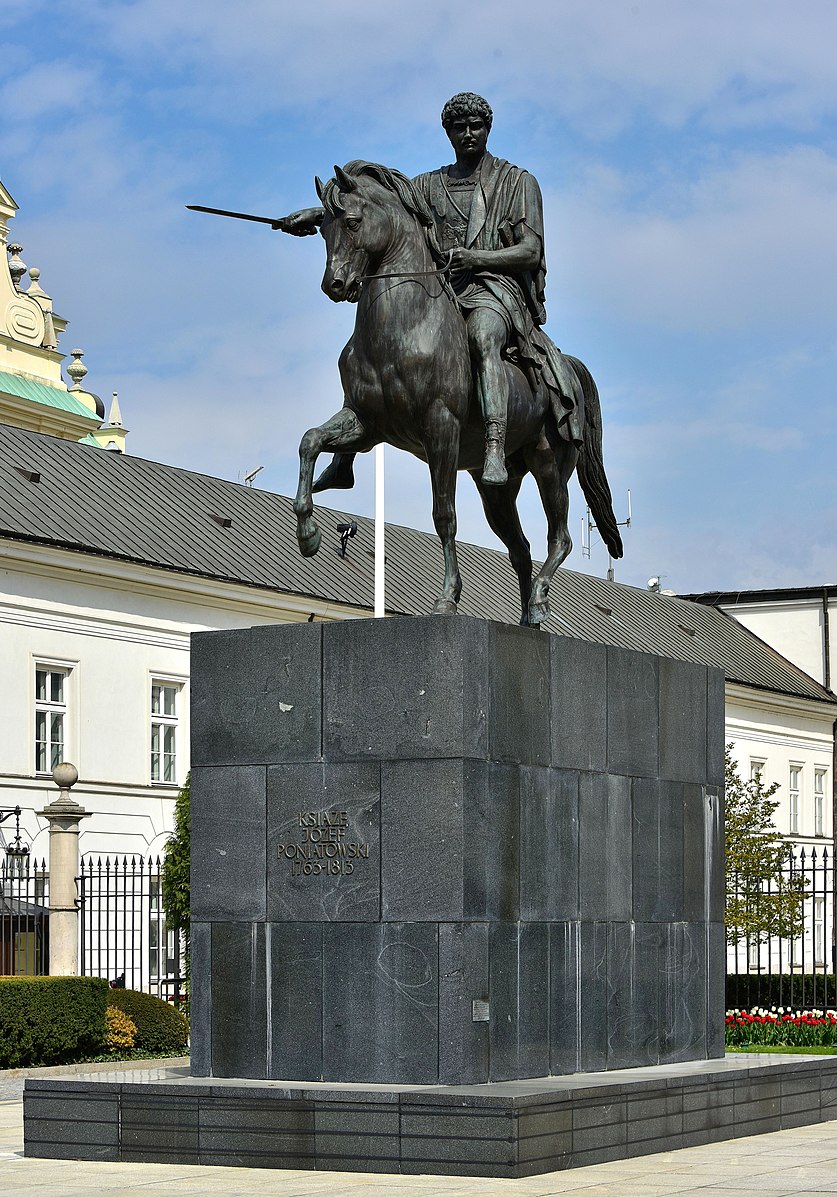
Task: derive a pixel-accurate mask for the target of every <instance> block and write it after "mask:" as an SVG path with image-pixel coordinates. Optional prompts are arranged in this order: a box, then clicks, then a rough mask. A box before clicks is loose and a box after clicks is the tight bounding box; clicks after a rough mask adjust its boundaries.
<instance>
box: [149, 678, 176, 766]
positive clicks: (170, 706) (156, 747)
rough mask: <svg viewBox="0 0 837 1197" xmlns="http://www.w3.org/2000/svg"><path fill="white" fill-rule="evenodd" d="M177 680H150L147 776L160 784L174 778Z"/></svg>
mask: <svg viewBox="0 0 837 1197" xmlns="http://www.w3.org/2000/svg"><path fill="white" fill-rule="evenodd" d="M179 706H180V684H179V683H178V682H168V681H157V680H153V681H152V683H151V780H152V782H160V783H161V784H163V785H175V784H176V782H177V723H178V708H179Z"/></svg>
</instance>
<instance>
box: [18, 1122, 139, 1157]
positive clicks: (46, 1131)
mask: <svg viewBox="0 0 837 1197" xmlns="http://www.w3.org/2000/svg"><path fill="white" fill-rule="evenodd" d="M91 1117H92V1112H90V1113H88V1114H87V1117H86V1118H84V1119H82V1118H79V1117H78V1115H73V1116H71V1117H68V1118H66V1119H65V1118H42V1117H38V1116H34V1115H30V1116H29V1117H28V1118H27V1121H26V1145H27V1155H30V1154H32V1153H31V1152H30V1151H29V1150H28V1148H29V1147H30V1146H35V1145H36V1144H39V1143H54V1144H56V1145H59V1144H60V1145H63V1146H65V1147H69V1148H75V1147H83V1148H88V1147H90V1148H92V1147H101V1148H107V1147H116V1146H117V1145H118V1143H119V1124H118V1122H116V1121H113V1122H111V1121H107V1122H95V1121H90V1118H91ZM58 1158H60V1157H58ZM70 1158H71V1159H72V1158H81V1157H74V1156H73V1154H72V1152H71V1153H70ZM84 1158H87V1159H98V1158H99V1157H98V1156H86V1157H84Z"/></svg>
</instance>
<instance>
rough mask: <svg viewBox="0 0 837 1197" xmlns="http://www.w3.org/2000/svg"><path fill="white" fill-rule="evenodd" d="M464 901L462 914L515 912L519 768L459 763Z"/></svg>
mask: <svg viewBox="0 0 837 1197" xmlns="http://www.w3.org/2000/svg"><path fill="white" fill-rule="evenodd" d="M463 777H464V785H465V795H464V820H463V826H464V842H463V851H464V860H463V905H464V917H465V918H467V919H488V920H500V921H505V922H514V921H515V920H516V919H517V918H518V917H519V914H520V770H519V769H518V768H516V767H515V766H514V765H501V764H495V763H491V762H487V761H466V762H465V764H464V771H463Z"/></svg>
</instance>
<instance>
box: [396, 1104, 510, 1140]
mask: <svg viewBox="0 0 837 1197" xmlns="http://www.w3.org/2000/svg"><path fill="white" fill-rule="evenodd" d="M516 1129H517V1128H516V1126H515V1120H514V1115H513V1114H512V1112H511V1111H509V1110H503V1111H502V1112H501V1113H496V1114H486V1113H480V1114H475V1113H474V1112H473V1111H472V1110H456V1111H444V1112H442V1111H440V1110H432V1111H430V1112H428V1111H427V1109H426V1108H424V1107H411V1106H409V1105H402V1107H401V1133H402V1134H403V1135H407V1136H408V1137H410V1138H430V1139H483V1140H486V1141H494V1142H505V1143H508V1142H511V1140H512V1139H513V1138H514V1135H515V1131H516Z"/></svg>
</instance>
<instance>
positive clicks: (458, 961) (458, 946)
mask: <svg viewBox="0 0 837 1197" xmlns="http://www.w3.org/2000/svg"><path fill="white" fill-rule="evenodd" d="M488 996H489V986H488V924H487V923H473V922H472V923H442V924H441V926H440V927H439V1082H440V1084H443V1085H446V1084H450V1085H466V1084H476V1083H478V1082H484V1081H487V1080H488V1075H489V1067H488V1063H489V1062H488V1047H489V1036H488V1022H487V1021H478V1020H475V1018H474V1014H475V1009H474V1003H475V1002H479V1001H485V1002H486V1003H488ZM478 1013H481V1012H479V1011H478Z"/></svg>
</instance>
